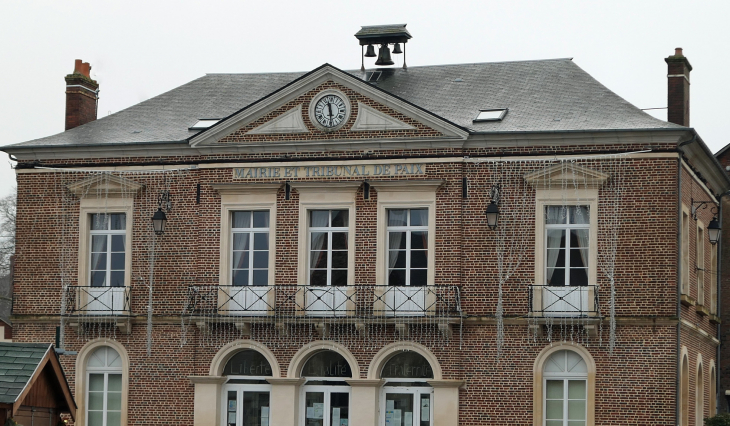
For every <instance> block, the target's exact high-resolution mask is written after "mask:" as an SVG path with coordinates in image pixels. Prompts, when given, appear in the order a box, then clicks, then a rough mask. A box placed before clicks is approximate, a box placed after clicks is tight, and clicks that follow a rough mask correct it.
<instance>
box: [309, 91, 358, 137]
mask: <svg viewBox="0 0 730 426" xmlns="http://www.w3.org/2000/svg"><path fill="white" fill-rule="evenodd" d="M309 118H310V120H311V121H312V124H314V125H315V126H316V127H318V128H319V129H320V130H324V131H334V130H337V129H339V128H340V127H342V126H343V125H344V124H345V123H347V120H348V119H349V118H350V102H349V101H348V99H347V96H345V95H344V94H343V93H341V92H340V91H338V90H334V89H329V90H325V91H322V92H320V93H319V94H318V95H317V96H315V97H314V98H313V99H312V102H311V103H310V106H309Z"/></svg>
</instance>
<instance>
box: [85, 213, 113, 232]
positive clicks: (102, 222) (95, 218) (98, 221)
mask: <svg viewBox="0 0 730 426" xmlns="http://www.w3.org/2000/svg"><path fill="white" fill-rule="evenodd" d="M89 225H90V226H91V230H92V231H99V230H106V229H108V227H109V216H107V215H106V214H104V213H98V214H92V215H91V223H90V224H89Z"/></svg>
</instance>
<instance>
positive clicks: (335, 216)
mask: <svg viewBox="0 0 730 426" xmlns="http://www.w3.org/2000/svg"><path fill="white" fill-rule="evenodd" d="M348 215H349V211H347V210H332V227H333V228H337V227H345V226H348V224H349V220H348Z"/></svg>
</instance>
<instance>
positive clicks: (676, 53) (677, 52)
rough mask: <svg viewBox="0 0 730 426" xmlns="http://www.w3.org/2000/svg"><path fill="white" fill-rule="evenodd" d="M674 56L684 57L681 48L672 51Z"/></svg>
mask: <svg viewBox="0 0 730 426" xmlns="http://www.w3.org/2000/svg"><path fill="white" fill-rule="evenodd" d="M674 56H684V55H682V48H681V47H677V48H675V49H674Z"/></svg>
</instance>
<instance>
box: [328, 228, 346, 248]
mask: <svg viewBox="0 0 730 426" xmlns="http://www.w3.org/2000/svg"><path fill="white" fill-rule="evenodd" d="M332 249H333V250H347V232H333V233H332Z"/></svg>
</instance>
